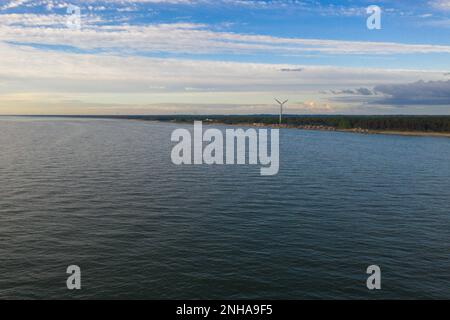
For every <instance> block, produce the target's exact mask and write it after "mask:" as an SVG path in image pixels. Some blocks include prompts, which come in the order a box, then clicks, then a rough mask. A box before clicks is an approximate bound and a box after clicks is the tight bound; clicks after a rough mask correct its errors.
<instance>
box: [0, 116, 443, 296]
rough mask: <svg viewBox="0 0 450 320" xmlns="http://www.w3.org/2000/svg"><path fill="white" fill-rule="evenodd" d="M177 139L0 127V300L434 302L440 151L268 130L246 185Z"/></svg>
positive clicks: (94, 129)
mask: <svg viewBox="0 0 450 320" xmlns="http://www.w3.org/2000/svg"><path fill="white" fill-rule="evenodd" d="M178 127H179V126H178V125H175V124H163V123H151V122H137V121H126V120H74V119H45V118H43V119H36V118H34V119H31V118H30V119H27V118H2V119H1V120H0V298H2V299H5V298H38V299H42V298H85V299H87V298H133V299H156V298H167V299H175V298H181V299H184V298H187V299H197V298H207V299H216V298H220V299H231V298H251V299H275V298H284V299H316V298H319V299H328V298H331V299H348V298H364V299H366V298H370V299H381V298H450V162H449V160H450V139H446V138H420V137H400V136H383V135H369V136H366V135H357V134H347V133H336V132H309V131H300V130H282V131H281V154H280V155H281V168H280V173H279V175H278V176H275V177H261V176H260V172H259V167H257V166H256V167H253V166H252V167H249V166H213V167H208V166H197V167H193V166H191V167H190V166H184V167H176V166H174V165H173V164H172V163H171V160H170V152H171V148H172V146H173V144H172V143H171V142H170V134H171V132H172V131H173V130H174V129H176V128H178ZM72 264H76V265H79V266H80V267H81V269H82V290H81V291H77V292H73V291H68V290H67V289H66V276H67V275H66V273H65V272H66V268H67V266H69V265H72ZM372 264H376V265H379V266H380V267H381V269H382V290H381V291H377V292H369V291H368V290H367V288H366V279H367V278H366V277H367V275H366V273H365V271H366V268H367V267H368V266H369V265H372Z"/></svg>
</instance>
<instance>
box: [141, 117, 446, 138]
mask: <svg viewBox="0 0 450 320" xmlns="http://www.w3.org/2000/svg"><path fill="white" fill-rule="evenodd" d="M144 121H145V120H144ZM159 122H167V121H159ZM170 122H171V123H183V124H187V123H189V122H184V121H170ZM203 125H208V126H210V125H223V126H244V127H252V128H271V129H297V130H305V131H328V132H344V133H355V134H365V135H391V136H405V137H435V138H450V132H426V131H396V130H368V129H362V128H354V129H338V128H334V127H325V126H312V125H310V126H295V125H278V124H265V123H225V122H216V121H214V122H205V121H204V122H203Z"/></svg>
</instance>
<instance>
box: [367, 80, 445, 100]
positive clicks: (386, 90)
mask: <svg viewBox="0 0 450 320" xmlns="http://www.w3.org/2000/svg"><path fill="white" fill-rule="evenodd" d="M374 90H375V91H377V92H379V93H381V94H384V95H385V96H386V97H385V98H383V99H381V100H378V101H377V102H376V103H378V104H389V105H430V106H432V105H442V106H450V80H448V81H422V80H421V81H417V82H414V83H408V84H393V85H378V86H375V88H374Z"/></svg>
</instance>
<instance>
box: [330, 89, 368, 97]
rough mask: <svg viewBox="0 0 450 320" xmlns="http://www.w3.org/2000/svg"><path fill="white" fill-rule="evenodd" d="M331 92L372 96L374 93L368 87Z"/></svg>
mask: <svg viewBox="0 0 450 320" xmlns="http://www.w3.org/2000/svg"><path fill="white" fill-rule="evenodd" d="M331 93H333V94H335V95H341V94H344V95H360V96H372V95H375V94H376V92H374V91H372V90H370V89H368V88H358V89H345V90H339V91H336V90H332V91H331Z"/></svg>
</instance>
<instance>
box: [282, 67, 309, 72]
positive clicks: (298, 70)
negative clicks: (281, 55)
mask: <svg viewBox="0 0 450 320" xmlns="http://www.w3.org/2000/svg"><path fill="white" fill-rule="evenodd" d="M303 70H304V69H303V68H283V69H280V71H281V72H302V71H303Z"/></svg>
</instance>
